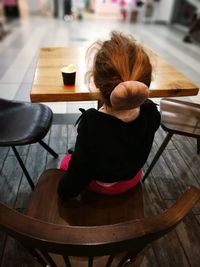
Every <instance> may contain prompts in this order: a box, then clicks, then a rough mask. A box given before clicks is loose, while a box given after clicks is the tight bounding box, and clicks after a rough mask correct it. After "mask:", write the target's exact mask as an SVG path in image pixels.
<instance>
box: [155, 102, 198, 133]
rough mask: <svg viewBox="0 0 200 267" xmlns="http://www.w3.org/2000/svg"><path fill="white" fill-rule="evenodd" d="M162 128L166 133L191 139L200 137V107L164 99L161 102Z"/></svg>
mask: <svg viewBox="0 0 200 267" xmlns="http://www.w3.org/2000/svg"><path fill="white" fill-rule="evenodd" d="M160 110H161V126H162V128H163V129H164V130H165V131H168V132H172V133H174V134H180V135H187V136H191V137H198V136H200V105H199V104H195V103H190V102H185V101H182V100H176V99H169V98H163V99H162V100H161V101H160Z"/></svg>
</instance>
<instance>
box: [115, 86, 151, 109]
mask: <svg viewBox="0 0 200 267" xmlns="http://www.w3.org/2000/svg"><path fill="white" fill-rule="evenodd" d="M148 97H149V88H148V87H147V86H146V85H145V84H144V83H142V82H138V81H126V82H122V83H119V84H118V85H117V86H116V87H115V88H114V90H113V91H112V93H111V95H110V102H111V105H112V106H113V107H114V108H116V109H131V108H136V107H139V106H140V105H142V103H143V102H144V101H145V100H146V99H147V98H148Z"/></svg>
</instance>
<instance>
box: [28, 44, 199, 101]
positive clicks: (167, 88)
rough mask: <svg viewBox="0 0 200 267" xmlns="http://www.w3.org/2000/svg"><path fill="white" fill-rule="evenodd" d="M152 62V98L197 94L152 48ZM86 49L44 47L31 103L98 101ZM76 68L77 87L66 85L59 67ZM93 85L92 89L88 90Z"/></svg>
mask: <svg viewBox="0 0 200 267" xmlns="http://www.w3.org/2000/svg"><path fill="white" fill-rule="evenodd" d="M148 53H149V56H150V59H151V62H152V65H153V79H152V82H151V85H150V97H166V96H168V97H170V96H171V97H172V96H192V95H197V93H198V90H199V88H198V86H197V85H196V84H194V83H193V82H192V81H191V80H190V79H189V78H187V77H186V76H185V75H183V74H182V73H180V72H179V71H177V70H176V69H175V68H174V67H173V66H171V65H170V64H168V63H167V62H166V61H165V60H163V59H162V58H160V57H159V56H158V55H156V54H154V53H153V52H151V51H149V52H148ZM85 54H86V49H85V48H82V47H80V48H77V47H56V48H41V50H40V54H39V58H38V63H37V67H36V71H35V76H34V80H33V84H32V88H31V94H30V96H31V101H32V102H63V101H88V100H98V99H99V93H98V91H97V90H96V89H95V88H94V87H92V86H91V85H88V84H86V82H85V79H84V76H85V73H86V71H87V68H86V58H85ZM68 64H75V65H76V67H77V73H76V82H75V86H64V85H63V80H62V74H61V71H60V69H61V68H62V67H64V66H67V65H68ZM89 88H90V90H89Z"/></svg>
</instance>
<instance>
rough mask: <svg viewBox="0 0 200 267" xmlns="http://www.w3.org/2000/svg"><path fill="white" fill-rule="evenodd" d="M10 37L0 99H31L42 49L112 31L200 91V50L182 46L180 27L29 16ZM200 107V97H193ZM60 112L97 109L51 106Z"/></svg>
mask: <svg viewBox="0 0 200 267" xmlns="http://www.w3.org/2000/svg"><path fill="white" fill-rule="evenodd" d="M9 27H10V29H11V34H9V35H8V36H7V37H6V38H5V39H4V40H3V41H2V42H0V97H2V98H8V99H20V100H29V99H30V98H29V93H30V88H31V83H32V80H33V75H34V70H35V64H36V61H37V55H38V51H39V48H40V47H42V46H84V47H88V46H89V45H91V44H92V43H93V42H94V41H95V40H96V39H99V38H100V39H102V38H103V39H104V38H106V37H107V36H108V35H109V33H110V31H111V30H118V31H123V32H126V33H131V34H133V35H134V36H135V37H136V38H137V39H138V40H139V41H140V42H142V43H143V44H144V45H145V46H148V47H150V48H151V49H153V50H154V51H155V52H156V53H159V55H161V56H162V57H163V58H165V59H166V60H167V61H168V62H169V63H170V64H172V65H174V66H175V67H176V68H177V69H179V70H180V71H181V72H183V73H184V74H185V75H186V76H188V77H189V78H190V79H191V80H192V81H193V82H195V83H197V84H198V85H199V86H200V45H199V44H197V43H196V44H186V43H184V42H182V38H183V35H184V31H182V30H180V28H177V27H174V26H173V27H172V26H167V25H156V24H142V23H138V24H131V23H129V22H125V23H123V22H122V21H120V20H119V19H118V18H116V19H114V18H113V17H112V19H111V18H106V17H105V16H104V19H103V20H102V19H101V17H100V16H99V15H98V16H96V17H95V16H94V15H93V16H91V15H90V16H85V17H84V19H83V20H82V21H78V20H74V21H71V22H66V21H64V20H62V19H54V18H50V17H28V18H23V19H21V20H20V21H17V22H13V23H11V24H10V25H9ZM190 99H191V100H192V101H194V102H198V103H200V94H199V95H198V96H195V97H190ZM50 106H51V107H52V109H53V111H54V112H56V113H65V112H78V108H79V107H80V106H81V107H84V108H87V107H91V106H92V107H95V106H96V102H86V103H74V102H73V103H68V104H66V103H56V104H55V103H54V104H52V103H50Z"/></svg>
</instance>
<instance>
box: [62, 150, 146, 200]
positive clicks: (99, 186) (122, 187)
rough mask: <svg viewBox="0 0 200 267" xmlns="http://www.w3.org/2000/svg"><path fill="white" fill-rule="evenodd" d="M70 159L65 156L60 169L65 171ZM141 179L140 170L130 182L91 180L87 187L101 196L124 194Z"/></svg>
mask: <svg viewBox="0 0 200 267" xmlns="http://www.w3.org/2000/svg"><path fill="white" fill-rule="evenodd" d="M70 159H71V154H67V155H66V156H65V157H64V158H63V160H62V162H61V164H60V169H63V170H65V171H66V170H67V169H68V166H69V162H70ZM141 177H142V170H139V172H138V173H137V174H136V175H135V176H134V177H133V178H132V179H130V180H127V181H120V182H115V183H103V182H100V181H96V180H92V181H91V182H90V184H89V186H88V188H89V189H90V190H91V191H93V192H96V193H99V194H102V195H117V194H121V193H124V192H126V191H127V190H129V189H131V188H132V187H134V186H136V185H137V183H138V182H139V181H140V179H141Z"/></svg>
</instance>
